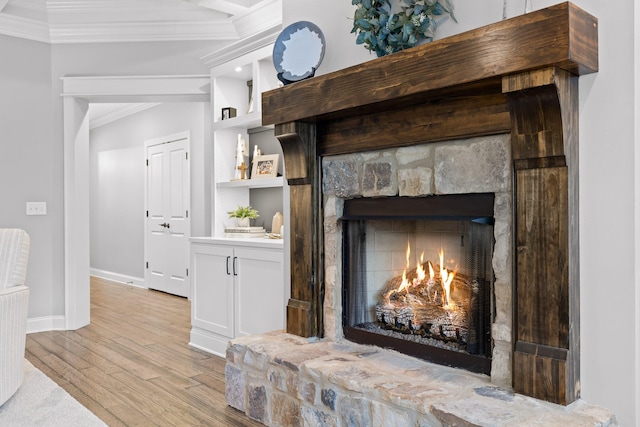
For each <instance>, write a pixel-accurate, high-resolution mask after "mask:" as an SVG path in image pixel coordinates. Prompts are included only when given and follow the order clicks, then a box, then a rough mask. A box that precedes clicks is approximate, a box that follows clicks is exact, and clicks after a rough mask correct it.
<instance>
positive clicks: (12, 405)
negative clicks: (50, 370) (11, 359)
mask: <svg viewBox="0 0 640 427" xmlns="http://www.w3.org/2000/svg"><path fill="white" fill-rule="evenodd" d="M0 426H2V427H23V426H24V427H27V426H28V427H63V426H64V427H69V426H82V427H93V426H96V427H104V426H106V424H105V423H104V422H102V421H101V420H100V419H99V418H98V417H96V416H95V415H94V414H93V413H92V412H91V411H89V410H88V409H87V408H85V407H84V406H82V405H81V404H80V403H79V402H78V401H77V400H75V399H74V398H73V397H71V395H70V394H69V393H67V392H66V391H65V390H64V389H62V388H61V387H60V386H58V384H56V383H55V382H53V381H52V380H51V379H50V378H49V377H47V376H46V375H45V374H43V373H42V372H41V371H40V370H39V369H37V368H36V367H35V366H33V365H32V364H31V363H29V361H27V360H26V359H25V361H24V381H23V383H22V385H21V386H20V388H19V389H18V391H17V392H16V394H14V395H13V396H12V397H11V399H9V400H7V401H6V402H5V404H4V405H2V406H0Z"/></svg>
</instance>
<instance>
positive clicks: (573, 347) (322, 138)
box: [262, 3, 598, 404]
mask: <svg viewBox="0 0 640 427" xmlns="http://www.w3.org/2000/svg"><path fill="white" fill-rule="evenodd" d="M597 70H598V28H597V20H596V18H594V17H593V16H591V15H589V14H588V13H586V12H584V11H583V10H581V9H579V8H578V7H576V6H575V5H573V4H571V3H562V4H558V5H555V6H552V7H549V8H547V9H543V10H539V11H536V12H532V13H529V14H526V15H522V16H518V17H516V18H513V19H509V20H505V21H501V22H498V23H495V24H492V25H488V26H486V27H482V28H478V29H476V30H472V31H468V32H465V33H462V34H459V35H456V36H452V37H448V38H445V39H442V40H438V41H435V42H432V43H429V44H426V45H423V46H419V47H415V48H412V49H408V50H405V51H402V52H398V53H395V54H392V55H389V56H385V57H382V58H377V59H374V60H372V61H369V62H366V63H363V64H360V65H356V66H353V67H350V68H346V69H344V70H340V71H337V72H333V73H330V74H326V75H323V76H318V77H314V78H311V79H308V80H304V81H301V82H297V83H293V84H291V85H288V86H285V87H283V88H280V89H276V90H273V91H270V92H266V93H264V94H263V97H262V111H263V124H265V125H268V124H275V125H276V126H275V129H276V132H275V133H276V137H277V138H278V139H279V140H280V142H281V144H282V147H283V152H284V157H285V166H286V175H287V180H288V182H289V185H290V191H291V213H290V218H291V232H290V236H291V288H292V289H291V299H290V301H289V304H288V307H287V331H288V332H291V333H294V334H297V335H301V336H320V335H322V330H323V328H322V319H323V317H322V299H323V292H324V286H323V268H322V265H323V264H322V256H323V245H322V217H323V215H322V204H321V187H320V170H319V165H320V159H321V158H322V156H325V155H334V154H343V153H351V152H361V151H370V150H378V149H385V148H391V147H400V146H408V145H413V144H417V143H421V144H424V143H429V142H436V141H444V140H450V139H457V138H465V137H474V136H481V135H491V134H499V133H511V141H512V157H513V167H514V176H515V183H514V195H513V204H514V213H515V224H514V233H515V260H514V265H515V272H514V278H515V292H514V293H515V301H514V343H515V345H514V370H513V371H514V378H513V385H514V389H515V390H516V391H517V392H520V393H523V394H527V395H529V396H534V397H537V398H541V399H545V400H548V401H552V402H556V403H561V404H568V403H570V402H572V401H574V400H575V399H576V398H577V397H579V393H580V380H579V365H580V359H579V349H580V345H579V336H580V334H579V276H578V273H579V255H578V248H579V246H578V116H579V114H578V113H579V112H578V76H580V75H583V74H588V73H594V72H596V71H597ZM558 272H560V273H559V274H558Z"/></svg>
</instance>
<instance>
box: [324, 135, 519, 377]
mask: <svg viewBox="0 0 640 427" xmlns="http://www.w3.org/2000/svg"><path fill="white" fill-rule="evenodd" d="M322 174H323V194H324V233H325V236H324V249H325V257H324V258H325V259H324V267H325V300H324V322H325V337H326V338H328V339H330V340H338V339H341V338H342V337H343V336H344V335H343V332H342V293H341V287H342V276H341V274H342V253H341V251H342V246H341V239H342V230H341V225H340V223H339V221H338V218H340V216H341V215H342V210H343V202H344V200H345V199H351V198H355V197H388V196H411V197H421V196H429V195H436V194H466V193H495V202H494V219H495V225H494V237H495V245H494V253H493V270H494V275H495V284H494V293H495V318H494V320H493V324H492V330H491V336H492V339H493V351H492V365H491V381H492V382H493V383H494V384H496V385H499V386H505V387H510V386H511V378H512V372H511V368H512V362H511V357H512V338H511V336H512V333H511V329H512V319H513V316H512V295H513V284H512V275H513V267H512V265H513V263H512V242H511V239H512V237H511V233H512V185H511V183H512V165H511V141H510V138H509V135H497V136H489V137H481V138H472V139H465V140H458V141H447V142H442V143H437V144H424V145H414V146H411V147H406V148H398V149H393V150H385V151H381V152H366V153H356V154H349V155H341V156H331V157H325V158H323V161H322Z"/></svg>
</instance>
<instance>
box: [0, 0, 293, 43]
mask: <svg viewBox="0 0 640 427" xmlns="http://www.w3.org/2000/svg"><path fill="white" fill-rule="evenodd" d="M199 3H202V5H199ZM0 6H4V8H2V11H1V12H0V34H5V35H9V36H13V37H19V38H24V39H30V40H36V41H41V42H47V43H53V44H56V43H59V44H62V43H101V42H154V41H198V40H203V41H204V40H206V41H212V40H230V41H231V40H240V39H244V38H246V37H248V36H251V35H253V34H255V33H261V32H263V31H264V30H267V29H269V28H272V27H274V26H276V25H281V24H282V0H210V1H209V0H0ZM231 12H233V13H231Z"/></svg>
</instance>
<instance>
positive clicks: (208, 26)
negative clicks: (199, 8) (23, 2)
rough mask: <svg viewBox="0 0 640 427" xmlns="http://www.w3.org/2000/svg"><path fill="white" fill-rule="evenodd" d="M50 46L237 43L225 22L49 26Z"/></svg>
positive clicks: (231, 25)
mask: <svg viewBox="0 0 640 427" xmlns="http://www.w3.org/2000/svg"><path fill="white" fill-rule="evenodd" d="M50 32H51V36H50V39H51V43H54V44H55V43H109V42H154V41H193V40H237V39H238V32H237V31H236V27H235V26H234V24H233V23H232V22H231V21H228V22H224V23H221V22H132V23H117V24H116V23H112V24H73V25H51V30H50Z"/></svg>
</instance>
